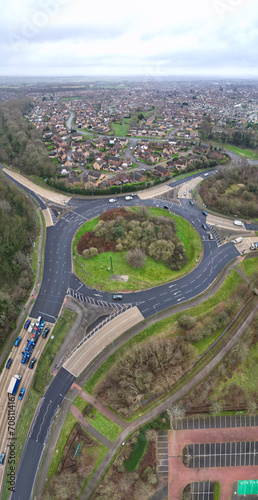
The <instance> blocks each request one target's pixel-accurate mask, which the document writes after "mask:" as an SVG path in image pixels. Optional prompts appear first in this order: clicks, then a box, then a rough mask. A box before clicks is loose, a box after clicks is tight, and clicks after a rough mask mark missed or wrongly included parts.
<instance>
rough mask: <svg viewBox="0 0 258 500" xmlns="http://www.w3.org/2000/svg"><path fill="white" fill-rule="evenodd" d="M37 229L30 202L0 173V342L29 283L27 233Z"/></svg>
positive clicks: (30, 281) (16, 312) (16, 311)
mask: <svg viewBox="0 0 258 500" xmlns="http://www.w3.org/2000/svg"><path fill="white" fill-rule="evenodd" d="M37 231H38V228H37V224H36V220H35V215H34V212H33V207H32V204H31V202H30V201H29V199H27V197H26V196H25V195H24V194H22V193H21V192H20V191H19V190H18V189H17V188H16V187H15V186H13V185H12V184H11V183H10V182H9V181H8V180H6V178H5V177H4V175H3V174H0V345H1V344H3V342H4V341H5V339H6V336H7V333H8V331H9V330H10V325H11V326H14V324H15V319H16V316H17V314H18V310H19V307H20V305H21V303H22V302H23V301H24V300H25V299H26V296H27V293H28V290H29V289H30V288H31V286H32V278H33V274H32V270H31V267H30V260H29V257H30V252H31V249H32V246H31V241H30V237H31V236H32V235H34V236H36V235H37Z"/></svg>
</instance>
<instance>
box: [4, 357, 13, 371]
mask: <svg viewBox="0 0 258 500" xmlns="http://www.w3.org/2000/svg"><path fill="white" fill-rule="evenodd" d="M12 362H13V360H12V358H9V359H8V361H7V363H6V365H5V366H6V368H8V369H9V368H10V366H11V364H12Z"/></svg>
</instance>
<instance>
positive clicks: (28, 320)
mask: <svg viewBox="0 0 258 500" xmlns="http://www.w3.org/2000/svg"><path fill="white" fill-rule="evenodd" d="M29 326H30V319H27V320H26V321H25V324H24V328H25V330H28V328H29Z"/></svg>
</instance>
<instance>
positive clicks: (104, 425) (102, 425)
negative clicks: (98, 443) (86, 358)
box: [86, 408, 121, 441]
mask: <svg viewBox="0 0 258 500" xmlns="http://www.w3.org/2000/svg"><path fill="white" fill-rule="evenodd" d="M86 418H87V420H88V422H89V423H90V424H91V425H92V427H94V429H96V430H97V431H99V432H100V433H101V434H103V436H106V437H107V438H108V439H109V440H110V441H115V440H116V438H117V436H118V435H119V434H120V432H121V427H119V425H117V424H116V423H115V422H112V421H111V420H110V419H109V418H107V417H105V416H104V415H102V413H100V411H99V410H97V409H96V408H93V409H92V410H91V412H90V413H89V414H88V415H87V417H86Z"/></svg>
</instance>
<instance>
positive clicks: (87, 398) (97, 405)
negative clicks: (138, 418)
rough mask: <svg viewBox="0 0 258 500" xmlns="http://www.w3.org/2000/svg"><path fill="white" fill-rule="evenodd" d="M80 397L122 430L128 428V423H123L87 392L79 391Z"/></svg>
mask: <svg viewBox="0 0 258 500" xmlns="http://www.w3.org/2000/svg"><path fill="white" fill-rule="evenodd" d="M80 396H81V397H82V398H83V399H85V401H88V403H90V404H91V405H92V406H94V407H95V408H97V410H99V411H100V412H101V413H103V415H105V416H106V417H107V418H109V419H110V420H112V421H113V422H115V423H116V424H117V425H119V426H120V427H122V429H125V428H126V427H127V426H128V422H125V421H124V420H123V419H122V418H121V417H119V416H118V415H117V414H116V413H114V412H113V411H111V410H109V408H107V407H106V406H105V405H103V403H101V402H100V401H99V400H98V399H96V398H94V397H93V396H91V394H89V393H88V392H86V391H84V390H83V389H81V391H80Z"/></svg>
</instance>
